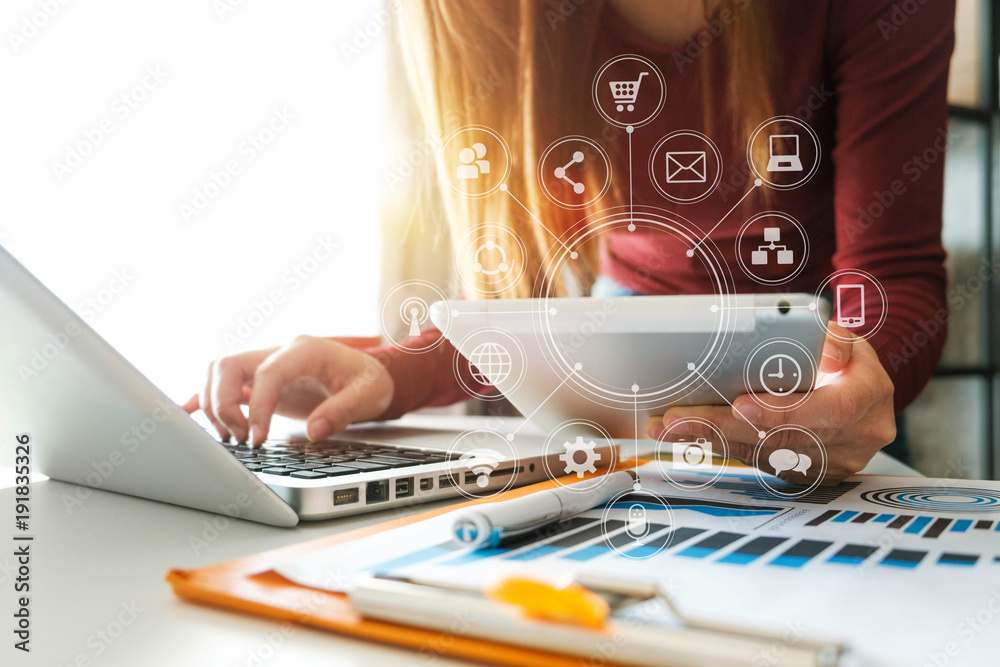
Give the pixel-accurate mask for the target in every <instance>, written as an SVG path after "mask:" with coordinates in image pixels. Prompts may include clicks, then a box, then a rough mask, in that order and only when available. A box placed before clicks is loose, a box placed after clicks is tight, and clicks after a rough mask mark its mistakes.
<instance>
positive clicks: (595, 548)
mask: <svg viewBox="0 0 1000 667" xmlns="http://www.w3.org/2000/svg"><path fill="white" fill-rule="evenodd" d="M669 527H670V526H665V525H663V524H659V523H651V524H649V533H648V537H649V538H650V539H651V540H655V539H656V537H655V536H656V535H657V534H658V533H661V532H663V531H664V530H666V529H667V528H669ZM636 542H638V540H636V539H635V538H634V537H632V536H631V535H629V534H628V531H626V530H622V531H621V532H618V533H615V534H614V535H612V536H611V537H609V538H607V539H606V540H605V541H603V542H599V543H597V544H589V545H587V546H585V547H584V548H582V549H578V550H576V551H570V552H569V553H566V554H562V558H566V559H568V560H575V561H581V562H582V561H587V560H591V559H592V558H597V557H598V556H603V555H604V554H606V553H608V552H610V551H613V549H612V547H611V545H614V547H615V548H618V549H620V548H621V547H624V546H627V545H629V544H636ZM609 543H610V544H609Z"/></svg>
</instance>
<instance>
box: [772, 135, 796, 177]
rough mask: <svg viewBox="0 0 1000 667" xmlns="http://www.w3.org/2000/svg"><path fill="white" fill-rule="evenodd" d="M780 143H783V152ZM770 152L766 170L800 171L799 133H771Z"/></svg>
mask: <svg viewBox="0 0 1000 667" xmlns="http://www.w3.org/2000/svg"><path fill="white" fill-rule="evenodd" d="M782 143H784V144H785V149H784V150H785V152H782ZM770 154H771V159H770V160H768V163H767V170H768V171H770V172H782V171H802V159H801V158H800V157H799V135H797V134H775V135H772V136H771V147H770Z"/></svg>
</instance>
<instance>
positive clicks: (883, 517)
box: [873, 514, 896, 523]
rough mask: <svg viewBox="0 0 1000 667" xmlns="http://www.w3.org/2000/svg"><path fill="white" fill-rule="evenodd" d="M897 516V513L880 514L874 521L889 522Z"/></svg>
mask: <svg viewBox="0 0 1000 667" xmlns="http://www.w3.org/2000/svg"><path fill="white" fill-rule="evenodd" d="M895 516H896V515H895V514H879V515H878V516H877V517H875V521H874V522H873V523H889V522H890V521H892V520H893V518H894V517H895Z"/></svg>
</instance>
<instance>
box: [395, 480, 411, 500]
mask: <svg viewBox="0 0 1000 667" xmlns="http://www.w3.org/2000/svg"><path fill="white" fill-rule="evenodd" d="M412 495H413V478H412V477H401V478H399V479H397V480H396V497H397V498H409V497H410V496H412Z"/></svg>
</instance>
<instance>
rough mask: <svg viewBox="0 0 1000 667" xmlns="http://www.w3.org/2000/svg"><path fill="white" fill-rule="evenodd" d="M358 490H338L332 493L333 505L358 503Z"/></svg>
mask: <svg viewBox="0 0 1000 667" xmlns="http://www.w3.org/2000/svg"><path fill="white" fill-rule="evenodd" d="M358 495H359V494H358V489H357V487H355V488H353V489H339V490H337V491H334V492H333V504H334V505H350V504H351V503H356V502H358Z"/></svg>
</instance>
